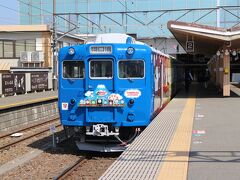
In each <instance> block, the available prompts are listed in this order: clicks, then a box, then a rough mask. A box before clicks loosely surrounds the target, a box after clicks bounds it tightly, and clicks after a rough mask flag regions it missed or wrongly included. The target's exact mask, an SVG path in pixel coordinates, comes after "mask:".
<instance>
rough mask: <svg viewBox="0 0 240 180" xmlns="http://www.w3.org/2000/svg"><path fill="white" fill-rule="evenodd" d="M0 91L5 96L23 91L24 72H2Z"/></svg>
mask: <svg viewBox="0 0 240 180" xmlns="http://www.w3.org/2000/svg"><path fill="white" fill-rule="evenodd" d="M2 93H3V94H4V95H5V96H12V95H14V94H23V93H25V74H2Z"/></svg>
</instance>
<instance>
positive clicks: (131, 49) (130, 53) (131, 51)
mask: <svg viewBox="0 0 240 180" xmlns="http://www.w3.org/2000/svg"><path fill="white" fill-rule="evenodd" d="M134 52H135V49H134V48H133V47H128V48H127V54H128V55H132V54H134Z"/></svg>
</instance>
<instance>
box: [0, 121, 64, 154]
mask: <svg viewBox="0 0 240 180" xmlns="http://www.w3.org/2000/svg"><path fill="white" fill-rule="evenodd" d="M57 120H58V118H55V119H52V120H49V121H45V122H43V123H39V124H36V125H33V126H30V127H27V128H23V129H21V130H18V131H14V132H11V133H8V134H4V135H1V136H0V144H1V146H0V150H3V149H5V148H8V147H10V146H13V145H15V144H18V143H20V142H22V141H25V140H27V139H30V138H32V137H34V136H37V135H40V134H42V133H45V132H47V131H49V126H48V125H50V124H53V123H54V122H56V121H57ZM42 126H43V127H44V126H47V127H44V128H41V127H42ZM55 126H56V128H57V127H60V126H61V124H60V123H59V122H57V124H55ZM38 128H40V130H38V131H36V132H34V133H31V132H32V131H33V130H36V129H38ZM17 132H25V134H30V135H27V136H25V137H18V138H17V139H16V140H15V139H13V138H12V137H10V135H11V134H14V133H17Z"/></svg>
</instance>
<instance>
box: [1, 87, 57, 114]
mask: <svg viewBox="0 0 240 180" xmlns="http://www.w3.org/2000/svg"><path fill="white" fill-rule="evenodd" d="M55 99H56V100H57V99H58V92H57V91H43V92H36V93H28V94H22V95H17V96H7V97H2V98H0V110H4V109H9V108H14V107H19V106H24V105H29V104H34V103H39V102H45V101H50V100H55Z"/></svg>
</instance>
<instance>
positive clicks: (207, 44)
mask: <svg viewBox="0 0 240 180" xmlns="http://www.w3.org/2000/svg"><path fill="white" fill-rule="evenodd" d="M168 29H169V30H170V31H171V33H172V34H173V35H174V36H175V38H176V40H177V41H178V42H179V43H180V44H181V46H182V47H183V48H184V49H185V51H186V52H187V53H191V54H203V55H205V56H208V57H211V56H212V55H214V54H216V52H217V51H218V50H221V49H223V47H227V48H229V49H230V50H240V27H239V26H238V27H235V28H231V29H225V28H219V27H213V26H205V25H200V24H196V23H186V22H179V21H169V22H168ZM192 46H193V47H192Z"/></svg>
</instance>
